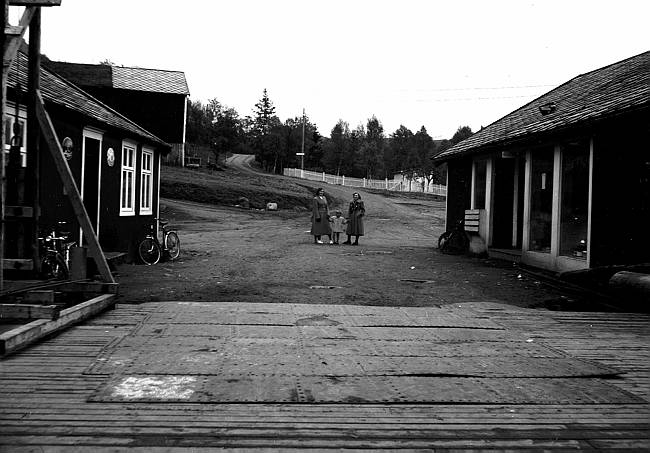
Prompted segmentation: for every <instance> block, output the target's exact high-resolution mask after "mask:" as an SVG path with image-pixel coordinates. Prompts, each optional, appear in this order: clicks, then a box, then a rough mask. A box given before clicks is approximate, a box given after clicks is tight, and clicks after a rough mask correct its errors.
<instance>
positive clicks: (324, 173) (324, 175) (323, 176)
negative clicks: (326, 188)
mask: <svg viewBox="0 0 650 453" xmlns="http://www.w3.org/2000/svg"><path fill="white" fill-rule="evenodd" d="M323 182H325V172H323Z"/></svg>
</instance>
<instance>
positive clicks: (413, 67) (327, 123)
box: [41, 0, 650, 138]
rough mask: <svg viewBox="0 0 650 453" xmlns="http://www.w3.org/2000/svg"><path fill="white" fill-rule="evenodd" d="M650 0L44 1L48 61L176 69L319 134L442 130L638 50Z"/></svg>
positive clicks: (215, 92) (204, 91)
mask: <svg viewBox="0 0 650 453" xmlns="http://www.w3.org/2000/svg"><path fill="white" fill-rule="evenodd" d="M649 17H650V1H648V0H638V1H637V0H627V1H626V0H617V1H613V0H611V1H599V0H589V1H587V0H585V1H582V0H580V1H571V0H561V1H555V0H539V1H526V0H512V1H505V0H504V1H491V0H490V1H488V0H483V1H478V0H476V1H459V0H454V1H451V0H449V1H435V0H390V1H389V0H326V1H325V0H322V1H320V0H182V1H178V0H63V1H62V4H61V6H59V7H51V8H43V19H42V22H43V26H42V44H41V48H42V51H43V53H45V54H46V55H47V56H48V57H49V58H51V59H53V60H60V61H69V62H75V63H99V62H100V61H102V60H106V59H109V60H111V61H112V62H114V63H115V64H118V65H124V66H138V67H144V68H155V69H169V70H177V71H183V72H184V73H185V75H186V78H187V81H188V84H189V89H190V93H191V95H190V98H191V99H192V100H200V101H202V102H205V101H207V100H208V99H212V98H216V99H217V100H218V101H220V102H221V103H223V104H225V105H227V106H229V107H233V108H235V109H236V110H237V111H238V112H239V114H240V115H241V116H245V115H250V114H251V113H252V110H253V107H254V104H255V103H256V102H257V101H258V100H259V99H260V98H261V96H262V90H263V89H264V88H266V89H267V90H268V94H269V97H270V98H271V100H272V101H273V103H274V105H275V107H276V113H277V114H278V116H279V117H280V119H281V120H283V121H284V120H286V119H287V118H290V117H296V116H300V115H301V113H302V109H303V107H304V108H305V109H306V112H307V115H308V116H309V118H310V119H311V121H312V122H314V123H316V125H317V126H318V129H319V131H320V133H321V134H323V135H326V136H329V133H330V131H331V129H332V127H333V126H334V125H335V124H336V122H337V121H338V120H339V119H343V120H344V121H347V122H348V123H349V124H350V126H351V127H352V128H354V127H356V126H357V125H359V124H362V123H363V124H365V123H366V121H367V119H368V118H369V117H371V116H372V115H375V116H376V117H377V118H378V119H379V120H380V121H381V123H382V124H383V126H384V130H385V132H386V133H387V134H389V133H391V132H394V131H395V129H397V128H398V127H399V126H400V125H401V124H403V125H404V126H406V127H408V128H409V129H411V130H412V131H413V132H415V131H417V130H419V128H420V127H421V126H425V127H426V128H427V131H428V132H429V134H430V135H432V136H434V137H438V138H449V137H450V136H451V135H452V134H453V133H454V132H455V130H456V129H457V128H458V127H459V126H461V125H468V126H470V127H471V128H472V130H477V129H479V128H480V127H481V126H486V125H488V124H490V123H492V122H493V121H495V120H497V119H499V118H500V117H502V116H504V115H505V114H507V113H509V112H511V111H512V110H514V109H516V108H518V107H520V106H521V105H523V104H525V103H527V102H529V101H531V100H533V99H534V98H535V97H537V96H539V95H541V94H542V93H544V92H546V91H548V90H550V89H551V88H553V87H554V86H557V85H559V84H561V83H564V82H566V81H567V80H569V79H571V78H573V77H574V76H576V75H578V74H581V73H584V72H588V71H591V70H593V69H597V68H600V67H602V66H605V65H608V64H610V63H614V62H616V61H619V60H622V59H624V58H627V57H630V56H633V55H637V54H639V53H641V52H644V51H647V50H650V33H649V32H648V18H649Z"/></svg>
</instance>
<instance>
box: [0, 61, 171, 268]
mask: <svg viewBox="0 0 650 453" xmlns="http://www.w3.org/2000/svg"><path fill="white" fill-rule="evenodd" d="M27 65H28V62H27V57H26V55H24V54H23V53H20V52H19V53H18V56H17V58H16V60H15V62H14V64H12V65H11V67H10V70H9V74H8V84H7V86H8V87H7V106H6V109H5V112H4V113H5V115H4V120H5V132H6V137H7V139H6V142H7V143H6V144H5V152H8V151H9V149H10V147H9V142H10V141H11V139H12V135H14V134H13V132H12V124H13V123H14V122H15V121H16V120H17V121H19V122H21V125H22V136H23V137H24V136H25V135H26V132H27V131H26V130H25V129H27V130H29V128H30V127H32V124H30V123H29V122H28V121H25V118H26V106H25V102H24V93H23V90H24V87H26V86H27ZM40 92H41V93H42V97H43V100H44V104H45V109H46V110H47V112H48V114H49V117H50V118H51V122H52V125H53V127H54V131H55V133H56V136H57V138H58V140H59V143H60V146H61V148H62V149H63V154H64V156H65V159H66V161H67V165H68V167H69V169H70V172H71V174H72V176H73V178H74V181H75V183H76V186H77V188H78V191H79V193H80V195H81V198H82V200H83V205H84V206H85V210H86V212H87V214H88V218H89V219H90V223H91V225H92V228H93V230H94V232H95V234H96V235H97V237H98V238H99V243H100V244H101V247H102V249H103V250H104V251H128V250H129V249H130V248H131V246H132V244H133V243H134V242H135V241H136V240H137V239H138V238H139V237H140V236H141V235H142V234H143V231H144V229H145V228H146V226H147V225H149V224H150V222H152V221H153V219H154V218H155V217H157V215H158V210H159V190H160V184H159V181H160V165H161V159H162V157H163V156H165V155H166V154H168V153H169V152H170V150H171V146H170V145H169V144H168V143H166V142H165V141H164V140H162V139H160V138H159V137H157V136H155V135H154V134H152V133H151V132H149V131H148V130H146V129H145V128H143V127H142V126H140V125H138V124H136V123H135V122H133V121H132V120H130V119H128V118H127V117H126V116H124V115H123V114H122V113H119V112H118V111H117V110H115V109H113V108H111V107H109V106H107V105H106V104H104V103H103V102H101V101H100V100H98V99H97V98H95V97H93V96H91V95H90V94H88V93H86V92H85V91H83V90H81V89H80V88H79V87H77V86H75V85H74V84H73V83H71V82H70V81H68V80H66V79H64V78H62V77H60V76H58V75H56V74H54V73H52V72H51V71H49V70H47V69H45V68H42V69H41V72H40ZM16 109H17V110H18V116H16ZM46 146H47V144H46V143H43V142H42V143H41V145H40V147H41V148H43V149H45V147H46ZM30 153H31V150H30V149H29V148H28V147H27V145H26V141H23V142H22V145H21V150H20V154H21V160H20V162H19V163H18V166H19V167H22V168H24V167H25V164H26V162H27V160H28V158H29V155H30ZM38 167H39V169H40V170H39V183H38V188H39V194H38V197H39V199H40V209H39V213H38V224H39V227H40V228H45V227H47V226H52V225H55V224H56V223H57V222H58V221H67V222H69V227H70V228H71V231H72V232H73V233H74V234H73V239H75V240H76V241H78V243H82V244H83V243H85V242H86V241H87V239H88V238H86V237H84V235H83V233H82V230H81V228H80V225H79V222H78V221H77V220H76V217H75V213H74V211H73V206H72V205H71V203H70V200H69V198H68V196H67V195H68V194H67V193H66V192H67V190H66V188H65V187H64V185H63V184H62V180H61V176H60V175H59V173H58V172H57V171H56V166H55V162H54V161H53V157H52V155H51V154H49V153H40V163H39V165H38ZM15 173H16V174H18V175H21V174H22V173H21V171H20V169H19V170H18V171H17V172H15ZM23 185H24V184H23V182H22V181H21V177H20V176H19V177H18V178H17V179H16V180H15V181H13V184H12V182H11V181H10V182H9V184H8V190H11V187H23ZM14 198H15V199H9V198H8V199H7V204H9V205H12V204H16V205H21V204H23V203H22V198H23V195H22V194H21V190H17V191H16V194H15V195H14ZM10 233H11V231H10V230H9V229H8V230H7V234H10ZM10 243H11V237H10V236H9V237H7V244H8V246H7V250H6V253H5V254H6V255H7V257H9V258H10V257H11V256H10V255H11V254H12V250H11V248H10V247H9V244H10ZM17 253H19V251H17Z"/></svg>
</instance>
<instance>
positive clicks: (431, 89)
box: [398, 85, 557, 91]
mask: <svg viewBox="0 0 650 453" xmlns="http://www.w3.org/2000/svg"><path fill="white" fill-rule="evenodd" d="M555 86H557V85H513V86H501V87H466V88H417V89H413V90H410V89H406V88H405V89H401V90H398V91H470V90H474V91H484V90H520V89H527V88H548V87H555Z"/></svg>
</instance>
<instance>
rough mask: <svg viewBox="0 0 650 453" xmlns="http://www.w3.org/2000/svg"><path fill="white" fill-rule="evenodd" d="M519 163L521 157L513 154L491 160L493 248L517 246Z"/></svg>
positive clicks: (520, 190) (519, 230) (520, 186)
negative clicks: (492, 164)
mask: <svg viewBox="0 0 650 453" xmlns="http://www.w3.org/2000/svg"><path fill="white" fill-rule="evenodd" d="M522 164H523V161H522V159H519V158H514V157H513V158H499V159H494V204H493V206H492V209H493V216H492V228H493V234H492V247H493V248H500V249H513V248H521V239H522V232H523V228H522V219H523V201H524V196H523V189H524V171H523V168H522Z"/></svg>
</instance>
